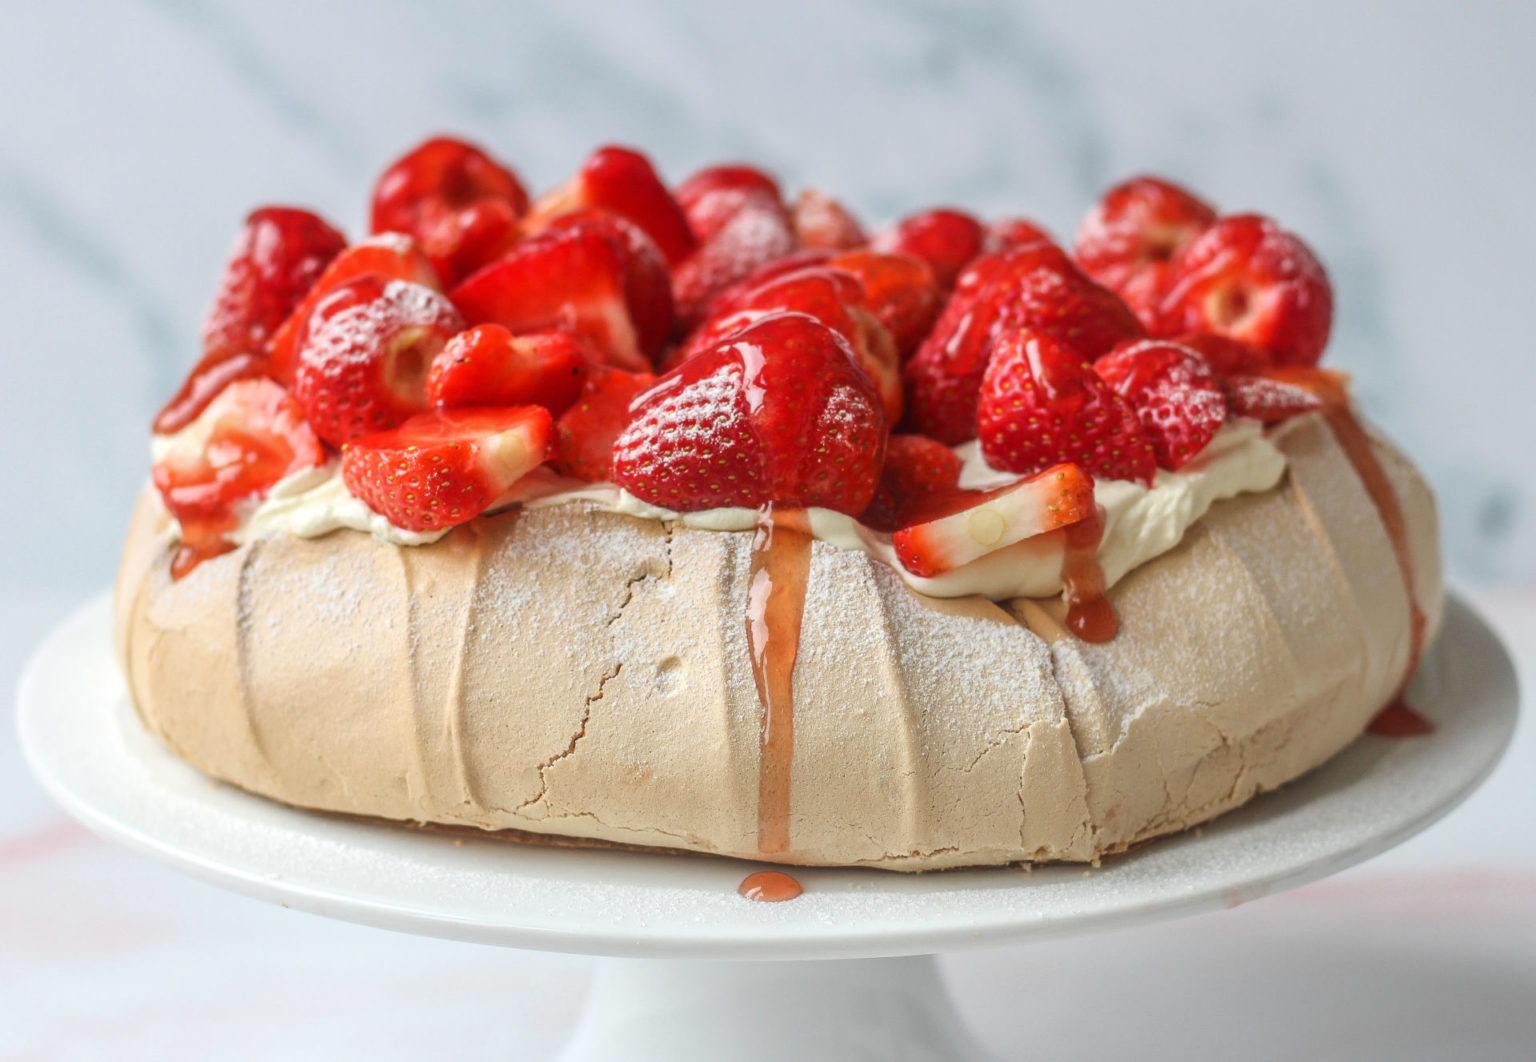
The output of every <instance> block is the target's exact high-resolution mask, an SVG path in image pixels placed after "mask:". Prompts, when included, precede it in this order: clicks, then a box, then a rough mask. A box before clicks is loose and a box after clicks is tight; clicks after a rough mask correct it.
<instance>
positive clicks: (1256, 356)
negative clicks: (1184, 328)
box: [1172, 332, 1275, 376]
mask: <svg viewBox="0 0 1536 1062" xmlns="http://www.w3.org/2000/svg"><path fill="white" fill-rule="evenodd" d="M1172 342H1174V343H1177V344H1179V345H1180V346H1182V347H1188V348H1189V349H1190V350H1193V351H1194V352H1195V353H1196V354H1199V355H1200V356H1201V357H1202V358H1204V359H1205V363H1206V364H1207V365H1209V366H1210V367H1211V371H1212V372H1214V373H1215V374H1216V375H1217V376H1257V375H1260V374H1261V373H1265V372H1268V371H1269V370H1270V369H1272V368H1274V367H1275V358H1274V355H1272V354H1271V353H1270V352H1269V351H1267V350H1265V349H1264V348H1263V347H1256V346H1254V345H1253V344H1252V343H1244V342H1242V341H1240V340H1236V339H1228V338H1227V337H1226V336H1217V335H1211V334H1210V333H1209V332H1185V333H1184V334H1183V335H1178V336H1174V337H1173V339H1172Z"/></svg>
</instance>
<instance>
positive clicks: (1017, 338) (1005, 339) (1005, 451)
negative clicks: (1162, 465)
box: [977, 328, 1157, 485]
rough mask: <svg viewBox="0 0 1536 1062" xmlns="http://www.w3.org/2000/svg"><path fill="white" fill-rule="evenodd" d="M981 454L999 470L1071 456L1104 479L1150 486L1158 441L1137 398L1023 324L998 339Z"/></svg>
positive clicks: (1024, 469)
mask: <svg viewBox="0 0 1536 1062" xmlns="http://www.w3.org/2000/svg"><path fill="white" fill-rule="evenodd" d="M977 423H978V429H979V431H978V434H979V436H980V439H981V452H982V455H983V456H984V457H986V459H987V463H988V464H990V465H991V466H992V467H993V468H999V469H1003V470H1004V471H1008V472H1017V473H1020V474H1021V475H1031V474H1033V473H1035V472H1039V471H1040V470H1041V469H1044V468H1048V467H1049V466H1051V465H1055V464H1060V463H1062V462H1064V461H1066V462H1071V463H1073V464H1076V465H1079V466H1080V467H1081V468H1082V469H1083V470H1084V471H1085V472H1087V473H1089V474H1090V475H1092V476H1095V477H1099V478H1103V479H1126V480H1133V481H1135V482H1138V483H1143V484H1147V485H1150V484H1151V482H1152V476H1153V474H1154V473H1155V472H1156V470H1157V461H1156V458H1155V455H1154V453H1153V450H1152V443H1151V441H1150V440H1149V439H1148V438H1147V435H1146V432H1145V431H1144V430H1143V429H1142V427H1141V422H1140V421H1139V420H1138V419H1137V417H1136V411H1135V410H1134V409H1132V408H1131V405H1130V403H1128V402H1126V401H1125V399H1123V398H1121V397H1120V396H1119V395H1118V394H1116V393H1115V392H1114V390H1113V389H1111V388H1110V386H1109V385H1108V384H1107V383H1105V382H1104V381H1103V380H1102V379H1100V377H1099V375H1098V374H1097V373H1095V372H1094V371H1093V367H1092V366H1091V365H1089V364H1088V362H1087V361H1086V360H1085V359H1084V358H1083V356H1082V355H1081V354H1080V353H1078V351H1077V350H1076V349H1075V348H1073V347H1070V346H1068V345H1067V344H1065V343H1063V342H1062V341H1061V340H1059V339H1056V338H1055V337H1053V336H1051V335H1049V334H1048V333H1045V332H1039V331H1036V330H1034V329H1030V328H1016V329H1013V330H1010V331H1008V332H1007V333H1005V334H1004V335H1003V336H1002V338H1001V339H1000V340H999V342H998V344H997V351H996V353H994V354H993V356H992V360H991V363H990V364H989V365H988V366H987V370H986V375H985V376H984V378H983V379H982V384H981V397H980V404H979V407H978V410H977Z"/></svg>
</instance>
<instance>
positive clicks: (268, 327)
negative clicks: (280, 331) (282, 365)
mask: <svg viewBox="0 0 1536 1062" xmlns="http://www.w3.org/2000/svg"><path fill="white" fill-rule="evenodd" d="M346 245H347V238H346V237H345V236H343V235H342V234H341V233H340V232H338V231H337V230H336V229H335V228H333V227H332V226H331V225H329V224H327V223H326V221H325V220H324V219H323V218H321V217H319V216H318V215H315V214H311V213H310V212H309V211H307V210H295V209H293V208H291V207H263V208H261V209H260V210H256V211H253V212H252V213H251V214H250V216H249V217H247V218H246V219H245V228H243V229H242V230H241V231H240V236H239V238H238V239H237V240H236V241H235V247H234V250H233V251H232V252H230V256H229V264H228V265H226V266H225V267H224V279H223V280H222V281H221V282H220V284H219V291H218V294H217V295H216V296H215V297H214V300H213V306H212V307H211V308H210V309H209V311H208V319H207V321H205V322H204V324H203V352H204V353H205V354H218V353H222V354H224V355H226V356H229V357H233V356H234V355H236V354H265V353H266V352H267V344H268V342H269V341H270V340H271V338H272V333H273V332H275V331H276V330H277V326H278V325H280V324H282V323H283V319H284V318H285V317H287V316H288V314H289V313H291V312H292V310H293V308H294V306H296V305H297V304H298V301H299V300H300V299H302V298H303V297H304V293H305V292H306V291H308V290H309V288H310V286H311V285H312V284H314V282H315V278H316V277H318V276H319V275H320V273H321V271H322V270H323V269H325V266H326V263H328V262H329V261H330V260H331V259H332V258H335V257H336V256H337V255H338V254H340V253H341V250H342V248H344V247H346Z"/></svg>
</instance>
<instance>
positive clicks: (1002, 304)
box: [905, 243, 1142, 444]
mask: <svg viewBox="0 0 1536 1062" xmlns="http://www.w3.org/2000/svg"><path fill="white" fill-rule="evenodd" d="M1020 326H1028V327H1030V328H1032V329H1034V330H1036V331H1039V332H1043V333H1046V334H1048V335H1051V336H1054V337H1055V338H1056V339H1058V340H1061V341H1062V342H1065V343H1068V344H1070V345H1071V346H1072V347H1073V348H1075V349H1076V350H1077V352H1078V353H1079V354H1080V355H1081V356H1082V357H1083V359H1085V360H1091V359H1093V358H1096V357H1098V356H1099V355H1101V354H1103V353H1105V352H1106V351H1108V350H1109V349H1110V348H1111V347H1113V346H1114V345H1115V344H1116V343H1119V342H1122V341H1124V340H1127V339H1136V338H1140V337H1141V335H1142V329H1141V325H1140V323H1139V322H1138V321H1137V320H1136V318H1135V316H1134V315H1133V314H1132V313H1131V312H1130V310H1128V309H1126V307H1125V304H1124V303H1122V302H1121V301H1120V300H1119V298H1118V297H1116V295H1115V293H1114V292H1112V291H1109V290H1108V289H1106V288H1101V287H1099V285H1097V284H1095V283H1094V282H1093V281H1091V280H1089V279H1088V278H1087V277H1086V276H1084V275H1083V274H1082V272H1081V271H1080V270H1078V268H1077V267H1076V266H1075V265H1073V264H1072V261H1071V259H1070V258H1068V257H1067V255H1066V252H1064V251H1062V250H1061V248H1059V247H1056V246H1055V245H1053V244H1042V243H1036V244H1030V245H1027V246H1024V247H1016V248H1012V249H1010V250H1008V251H1004V252H1001V253H999V254H995V255H987V256H984V257H982V258H979V259H977V260H976V261H975V262H973V263H972V264H971V265H970V266H969V267H967V268H966V269H965V270H964V271H963V272H962V273H961V275H960V276H959V278H958V279H957V280H956V284H955V294H954V296H953V297H952V298H951V299H950V301H949V303H948V304H947V305H946V306H945V308H944V312H943V313H942V314H941V315H940V317H939V320H938V322H937V323H936V324H935V325H934V327H933V331H932V332H931V333H929V335H928V338H927V339H926V340H924V341H923V343H922V345H921V346H920V347H919V348H918V350H917V353H916V354H915V355H914V356H913V357H912V360H911V361H909V362H908V363H907V367H906V372H905V377H906V385H907V410H908V420H909V422H910V423H911V425H912V426H913V427H914V428H916V429H917V430H918V431H919V432H921V433H922V434H925V435H931V436H933V437H934V438H936V439H938V440H939V441H940V442H945V443H950V444H954V443H960V442H964V441H966V440H967V439H971V438H974V437H975V434H976V398H977V394H978V393H979V391H980V388H981V379H982V375H983V374H984V373H985V372H986V368H987V364H988V362H989V361H990V360H991V358H992V350H993V347H994V346H995V345H996V343H997V340H998V337H999V336H1001V335H1003V334H1005V333H1007V332H1009V331H1011V330H1014V329H1017V328H1018V327H1020Z"/></svg>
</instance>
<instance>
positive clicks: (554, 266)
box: [449, 225, 650, 370]
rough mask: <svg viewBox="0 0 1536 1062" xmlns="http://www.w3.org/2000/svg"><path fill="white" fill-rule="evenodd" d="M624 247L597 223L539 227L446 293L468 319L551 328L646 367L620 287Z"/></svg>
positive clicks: (613, 359) (614, 359)
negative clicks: (497, 259) (501, 256)
mask: <svg viewBox="0 0 1536 1062" xmlns="http://www.w3.org/2000/svg"><path fill="white" fill-rule="evenodd" d="M627 264H628V263H627V261H626V258H625V251H624V250H623V249H621V248H620V247H618V246H617V245H616V243H615V241H614V240H613V239H612V238H611V236H610V235H609V234H608V233H606V232H602V231H598V230H597V229H596V227H594V226H590V225H583V226H580V227H573V228H570V229H555V230H546V231H545V232H541V233H539V234H538V235H536V236H533V237H530V238H529V239H527V240H524V241H523V242H522V243H520V244H518V245H517V247H515V248H514V249H513V251H512V253H511V254H509V255H507V256H506V257H505V258H503V259H501V260H500V261H499V262H494V263H492V264H491V265H489V266H486V267H485V268H484V269H482V270H480V272H478V273H476V274H475V275H474V276H472V277H470V278H469V279H468V280H466V281H464V283H462V284H460V285H459V286H458V287H456V288H454V289H453V291H452V293H451V294H450V296H449V297H450V298H451V299H452V300H453V304H454V305H455V306H457V307H458V309H459V312H460V313H462V314H463V315H464V318H465V320H467V321H468V322H469V323H470V324H472V325H476V324H499V325H502V326H504V327H505V328H507V329H508V330H510V331H512V332H542V331H548V330H550V329H558V330H560V331H563V332H569V333H571V334H572V335H575V336H578V337H580V338H581V339H584V340H586V341H587V342H588V343H589V344H590V345H591V346H592V349H593V350H594V351H595V352H596V353H597V354H598V355H599V356H600V357H601V358H602V359H603V360H605V361H607V362H609V363H610V364H613V365H616V366H619V367H621V368H626V369H634V370H642V369H645V368H648V367H649V365H650V362H649V360H648V359H647V358H646V357H645V354H644V353H643V352H642V350H641V349H640V344H639V336H638V334H637V329H636V328H635V323H634V320H633V319H632V318H631V317H630V314H629V307H628V303H627V299H626V295H627V292H626V290H625V279H626V266H627Z"/></svg>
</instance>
